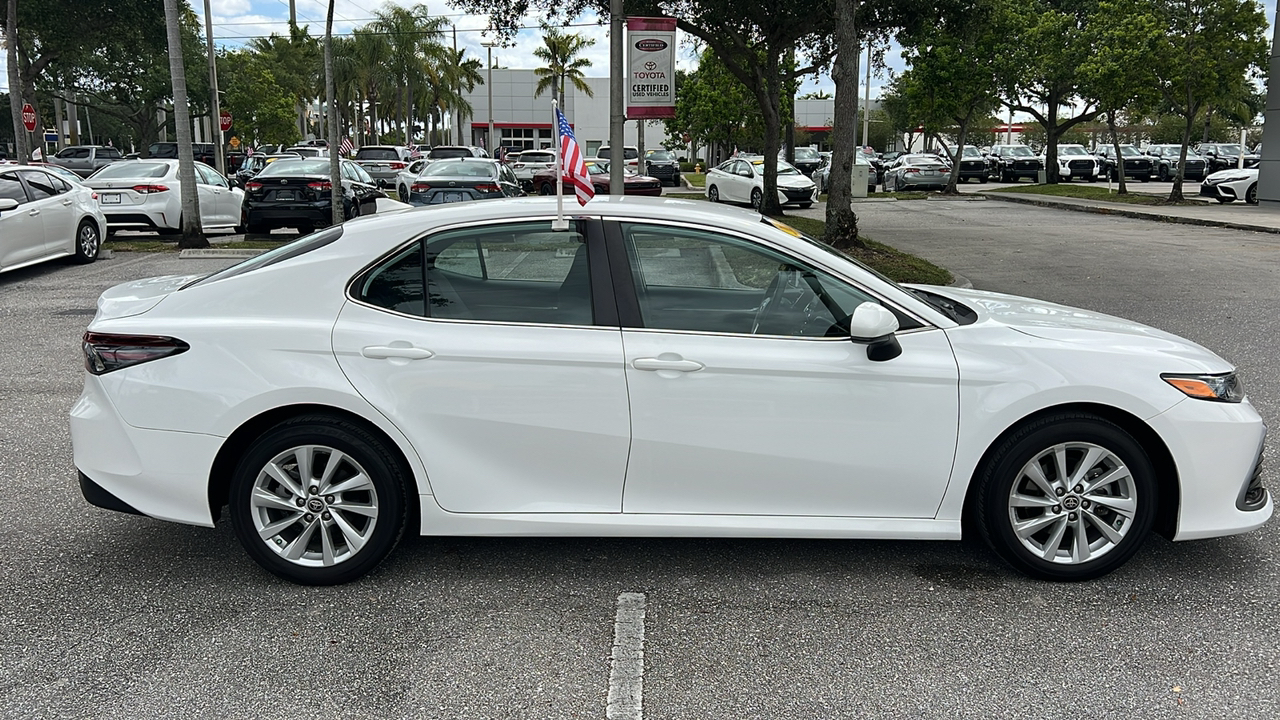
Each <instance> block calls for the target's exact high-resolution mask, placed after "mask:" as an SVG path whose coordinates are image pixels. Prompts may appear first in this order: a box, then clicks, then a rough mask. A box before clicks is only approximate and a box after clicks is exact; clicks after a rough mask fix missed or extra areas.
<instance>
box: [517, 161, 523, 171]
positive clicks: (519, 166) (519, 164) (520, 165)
mask: <svg viewBox="0 0 1280 720" xmlns="http://www.w3.org/2000/svg"><path fill="white" fill-rule="evenodd" d="M515 167H516V169H517V170H519V169H520V168H522V167H524V163H516V165H515Z"/></svg>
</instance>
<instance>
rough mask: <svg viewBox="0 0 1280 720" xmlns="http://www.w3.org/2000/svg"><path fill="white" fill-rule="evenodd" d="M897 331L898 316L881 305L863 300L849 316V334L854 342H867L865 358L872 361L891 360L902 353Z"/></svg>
mask: <svg viewBox="0 0 1280 720" xmlns="http://www.w3.org/2000/svg"><path fill="white" fill-rule="evenodd" d="M896 332H898V316H897V315H894V314H893V312H892V311H890V310H889V309H888V308H886V307H884V306H883V305H877V304H876V303H873V302H864V303H862V304H861V305H859V306H858V307H857V308H855V309H854V311H853V315H852V316H850V317H849V336H850V337H851V338H853V341H854V342H857V343H867V359H869V360H871V361H873V362H884V361H886V360H892V359H894V358H896V357H898V356H899V355H901V354H902V345H900V344H899V343H898V338H897V337H896V336H895V335H894V333H896Z"/></svg>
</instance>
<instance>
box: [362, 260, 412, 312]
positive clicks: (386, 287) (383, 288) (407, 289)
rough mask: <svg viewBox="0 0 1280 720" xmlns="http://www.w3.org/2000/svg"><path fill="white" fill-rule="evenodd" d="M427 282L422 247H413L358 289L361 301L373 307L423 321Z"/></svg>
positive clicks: (384, 266)
mask: <svg viewBox="0 0 1280 720" xmlns="http://www.w3.org/2000/svg"><path fill="white" fill-rule="evenodd" d="M424 282H425V278H424V276H423V274H422V243H414V244H413V245H412V246H411V247H409V248H408V249H407V250H404V251H403V252H401V253H400V254H398V255H396V256H395V257H393V258H391V259H390V260H388V261H387V262H386V263H385V264H383V265H382V266H381V267H378V268H375V269H374V270H373V272H371V273H369V275H368V276H367V277H366V278H365V280H364V282H362V283H361V284H360V287H359V288H358V290H359V292H358V297H359V298H360V299H361V300H363V301H365V302H367V303H369V304H370V305H377V306H378V307H380V308H386V309H387V310H391V311H393V312H398V313H404V314H406V315H416V316H418V317H422V315H423V314H424V308H423V306H422V301H423V298H425V297H426V293H425V292H424V290H423V287H424V285H423V283H424Z"/></svg>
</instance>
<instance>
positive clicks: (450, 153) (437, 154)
mask: <svg viewBox="0 0 1280 720" xmlns="http://www.w3.org/2000/svg"><path fill="white" fill-rule="evenodd" d="M427 157H429V158H431V159H432V160H440V159H442V158H464V157H471V151H470V150H468V149H467V148H458V147H439V148H432V149H431V152H429V153H427Z"/></svg>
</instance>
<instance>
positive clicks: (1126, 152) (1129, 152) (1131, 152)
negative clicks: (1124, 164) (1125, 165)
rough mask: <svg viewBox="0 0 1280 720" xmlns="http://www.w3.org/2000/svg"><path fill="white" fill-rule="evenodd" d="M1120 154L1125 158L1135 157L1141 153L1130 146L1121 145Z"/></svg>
mask: <svg viewBox="0 0 1280 720" xmlns="http://www.w3.org/2000/svg"><path fill="white" fill-rule="evenodd" d="M1120 154H1121V155H1123V156H1125V157H1137V156H1139V155H1141V154H1142V153H1140V152H1138V151H1137V150H1136V149H1135V148H1134V147H1133V146H1132V145H1121V146H1120Z"/></svg>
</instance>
